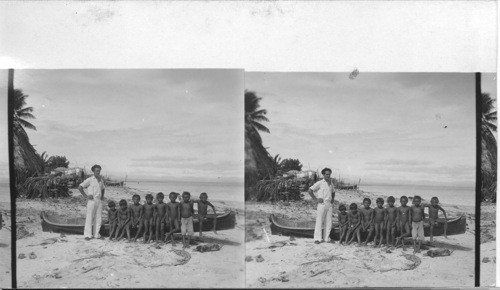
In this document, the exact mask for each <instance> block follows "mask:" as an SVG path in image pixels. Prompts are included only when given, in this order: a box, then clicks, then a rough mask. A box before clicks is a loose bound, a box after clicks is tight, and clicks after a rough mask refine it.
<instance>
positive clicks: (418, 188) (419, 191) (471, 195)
mask: <svg viewBox="0 0 500 290" xmlns="http://www.w3.org/2000/svg"><path fill="white" fill-rule="evenodd" d="M359 189H360V190H363V191H367V192H371V193H374V194H377V193H380V194H381V195H389V196H390V195H392V196H394V197H395V198H396V200H399V198H400V197H401V196H403V195H406V196H414V195H419V196H420V197H422V198H423V199H424V200H425V201H427V202H430V200H431V198H432V197H434V196H436V197H437V198H439V202H440V203H445V204H453V205H455V204H456V205H469V206H475V205H476V189H475V187H474V186H449V185H415V184H407V185H405V184H401V185H395V184H391V185H388V184H386V185H378V184H377V185H360V186H359ZM372 202H373V201H372Z"/></svg>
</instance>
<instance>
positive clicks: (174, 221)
mask: <svg viewBox="0 0 500 290" xmlns="http://www.w3.org/2000/svg"><path fill="white" fill-rule="evenodd" d="M177 195H178V193H176V192H171V193H170V194H169V195H168V198H169V199H170V202H169V203H167V215H168V223H169V226H170V232H168V234H167V235H166V237H165V242H166V241H167V240H168V237H172V247H175V239H174V233H178V232H180V229H181V228H180V226H179V222H180V220H181V211H180V209H179V205H180V203H178V202H177Z"/></svg>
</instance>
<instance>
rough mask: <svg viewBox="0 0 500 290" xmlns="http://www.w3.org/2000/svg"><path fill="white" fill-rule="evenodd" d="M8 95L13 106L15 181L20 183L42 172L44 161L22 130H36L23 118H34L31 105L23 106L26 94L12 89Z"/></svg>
mask: <svg viewBox="0 0 500 290" xmlns="http://www.w3.org/2000/svg"><path fill="white" fill-rule="evenodd" d="M9 97H12V108H13V123H12V132H13V141H14V150H13V151H14V167H15V171H16V183H17V184H20V183H22V182H24V180H26V178H28V177H31V176H36V175H40V174H43V170H44V163H43V159H42V158H41V156H40V155H39V154H38V153H37V152H36V150H35V148H34V147H33V145H31V143H30V141H29V137H28V134H27V133H26V131H25V130H24V128H28V129H32V130H36V127H35V126H34V125H33V124H31V123H30V122H28V121H26V120H25V119H34V118H35V116H33V114H32V112H33V107H25V106H26V98H27V97H28V95H25V94H23V92H22V90H17V89H14V90H13V91H12V94H10V96H9Z"/></svg>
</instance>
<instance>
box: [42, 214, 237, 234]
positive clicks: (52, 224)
mask: <svg viewBox="0 0 500 290" xmlns="http://www.w3.org/2000/svg"><path fill="white" fill-rule="evenodd" d="M40 217H41V219H42V231H44V232H54V233H65V234H76V235H83V230H84V228H85V218H82V217H78V218H63V217H59V216H56V215H51V214H49V213H47V212H44V211H42V212H41V213H40ZM213 217H214V215H213V214H209V215H207V218H206V220H205V221H204V222H203V229H202V231H211V230H212V229H213V226H214V219H213ZM235 226H236V216H235V213H234V212H232V211H230V212H226V213H223V214H218V215H217V225H216V229H217V231H222V230H230V229H234V227H235ZM193 228H194V231H195V232H198V231H199V228H200V222H199V220H198V215H196V214H195V215H194V219H193ZM166 230H167V231H169V230H170V228H169V225H168V224H167V226H166ZM135 231H136V229H134V228H132V230H131V234H134V235H135ZM99 233H100V234H101V235H103V236H109V223H108V222H107V221H103V224H102V225H101V229H100V231H99Z"/></svg>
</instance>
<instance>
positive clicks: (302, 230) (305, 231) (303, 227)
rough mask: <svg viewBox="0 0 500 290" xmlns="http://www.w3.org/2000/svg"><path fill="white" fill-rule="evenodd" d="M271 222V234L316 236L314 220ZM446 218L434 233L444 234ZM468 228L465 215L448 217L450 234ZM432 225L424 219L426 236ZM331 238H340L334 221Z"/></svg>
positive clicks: (435, 228)
mask: <svg viewBox="0 0 500 290" xmlns="http://www.w3.org/2000/svg"><path fill="white" fill-rule="evenodd" d="M269 221H270V222H271V234H273V235H282V236H294V237H303V238H313V237H314V221H312V222H311V221H306V222H296V221H292V220H287V219H282V218H278V217H276V216H275V215H273V214H271V216H270V217H269ZM444 224H445V223H444V219H438V220H437V225H435V226H434V231H433V235H434V236H442V235H444ZM466 229H467V220H466V218H465V216H460V217H456V218H448V227H447V231H446V234H447V235H448V236H452V235H460V234H463V233H465V231H466ZM430 230H431V227H430V225H429V224H428V219H425V221H424V235H425V236H426V237H428V236H430ZM366 235H367V232H361V238H362V239H364V238H366ZM330 238H331V239H334V240H339V239H340V230H339V228H338V224H337V223H333V225H332V230H331V232H330Z"/></svg>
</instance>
